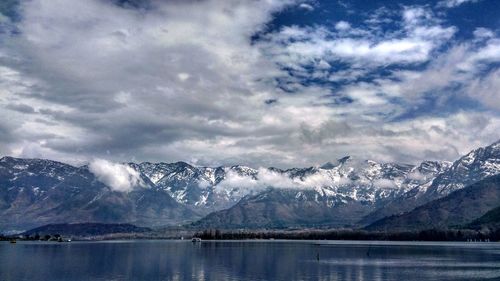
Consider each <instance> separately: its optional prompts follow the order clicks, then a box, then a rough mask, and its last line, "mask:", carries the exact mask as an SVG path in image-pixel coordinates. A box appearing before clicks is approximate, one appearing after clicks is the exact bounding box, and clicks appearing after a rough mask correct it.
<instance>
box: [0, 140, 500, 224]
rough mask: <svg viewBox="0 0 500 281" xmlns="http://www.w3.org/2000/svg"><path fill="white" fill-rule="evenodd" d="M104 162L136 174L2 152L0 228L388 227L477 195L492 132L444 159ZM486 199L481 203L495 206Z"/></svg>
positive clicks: (496, 147) (499, 161) (496, 150)
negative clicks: (485, 140)
mask: <svg viewBox="0 0 500 281" xmlns="http://www.w3.org/2000/svg"><path fill="white" fill-rule="evenodd" d="M113 165H115V166H113V167H118V166H119V167H120V168H123V167H125V169H121V170H120V171H126V172H127V173H130V175H128V174H127V175H128V176H130V177H137V178H136V180H135V181H131V182H130V188H129V189H127V190H122V189H117V188H115V187H114V185H116V183H117V182H118V183H122V178H123V175H121V174H119V175H115V174H114V171H115V170H113V169H109V168H108V167H101V166H93V165H92V163H90V164H89V165H84V166H80V167H75V166H72V165H68V164H64V163H60V162H56V161H51V160H44V159H21V158H13V157H3V158H1V159H0V231H8V230H13V229H17V230H23V229H29V228H33V227H38V226H41V225H45V224H54V223H86V222H92V223H133V224H136V225H139V226H147V227H158V226H168V225H179V224H184V225H189V226H191V227H204V228H206V227H210V228H262V227H267V228H276V227H280V228H281V227H305V226H307V227H314V226H322V227H353V228H358V227H368V228H373V229H388V228H390V229H397V228H398V227H399V225H405V224H404V223H403V222H404V221H405V220H407V218H408V220H411V219H409V218H411V217H412V216H416V217H419V216H423V215H419V214H418V213H412V212H414V211H416V210H417V209H415V208H419V207H420V208H423V207H425V206H428V205H429V204H431V205H434V206H435V207H434V208H444V207H443V206H445V205H446V204H448V205H450V206H452V205H453V204H458V203H456V202H455V201H453V200H452V201H446V202H449V203H446V204H445V203H443V201H440V200H444V199H445V198H448V197H450V196H452V195H453V196H455V197H456V196H458V195H455V193H456V192H466V193H464V194H466V195H464V196H465V197H464V198H471V196H472V195H471V194H474V193H476V189H477V192H478V194H479V190H482V189H480V188H479V187H478V185H477V184H475V183H479V182H481V181H482V180H485V179H487V178H489V177H491V176H494V175H497V174H500V141H499V142H496V143H494V144H492V145H489V146H487V147H483V148H478V149H475V150H473V151H471V152H470V153H468V154H467V155H465V156H463V157H461V158H460V159H458V160H457V161H455V162H453V163H451V162H446V161H424V162H422V163H420V164H418V165H409V164H399V163H378V162H375V161H371V160H359V159H352V158H351V157H348V156H347V157H344V158H342V159H339V160H337V161H333V162H331V163H326V164H324V165H322V166H315V167H308V168H292V169H278V168H259V169H254V168H250V167H246V166H241V165H235V166H227V167H225V166H222V167H199V166H193V165H190V164H188V163H184V162H177V163H150V162H143V163H123V164H113ZM116 165H118V166H116ZM120 176H121V177H120ZM490 185H491V184H490ZM490 185H488V186H490ZM493 185H498V182H496V181H494V183H493ZM480 186H482V185H480ZM481 194H482V193H481ZM488 194H489V193H488ZM455 197H454V198H455ZM483 199H487V196H486V197H484V198H483ZM483 199H481V200H483ZM447 200H448V199H447ZM449 200H451V199H449ZM455 200H458V199H455ZM481 200H480V201H481ZM453 202H455V203H453ZM439 204H441V205H439ZM443 204H444V205H443ZM495 204H496V203H495V202H494V201H492V202H490V203H488V204H485V205H484V206H485V208H489V207H491V208H493V207H498V206H500V202H498V204H497V205H498V206H494V205H495ZM448 205H446V206H448ZM467 208H468V207H467ZM431 209H432V208H431ZM487 211H489V210H487V209H481V210H478V212H475V213H474V217H472V216H467V217H465V216H464V217H463V219H462V220H458V221H453V223H451V224H454V223H455V222H456V223H470V222H471V221H472V220H474V219H478V218H479V217H480V216H482V215H484V214H485V213H486V212H487ZM450 212H451V213H453V211H450ZM420 214H421V213H420ZM468 214H472V213H468ZM400 216H403V217H402V218H401V219H399V217H400ZM396 218H398V219H396ZM451 224H446V223H445V224H442V223H430V224H424V223H422V225H426V226H450V225H451ZM405 227H409V228H412V226H411V225H410V224H406V225H405Z"/></svg>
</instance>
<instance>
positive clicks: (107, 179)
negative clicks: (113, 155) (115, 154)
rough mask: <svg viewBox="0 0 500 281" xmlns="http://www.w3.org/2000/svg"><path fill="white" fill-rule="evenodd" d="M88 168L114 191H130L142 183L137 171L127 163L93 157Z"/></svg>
mask: <svg viewBox="0 0 500 281" xmlns="http://www.w3.org/2000/svg"><path fill="white" fill-rule="evenodd" d="M89 170H90V172H92V173H93V174H94V175H95V176H96V177H97V178H98V179H99V180H100V181H101V182H103V183H104V184H106V185H108V186H109V187H111V189H112V190H114V191H120V192H130V191H132V190H133V189H134V187H137V186H142V185H143V184H144V183H143V182H142V180H141V178H140V174H139V172H137V171H136V170H134V169H132V167H130V166H128V165H124V164H119V163H113V162H110V161H107V160H104V159H95V160H93V161H92V162H91V163H90V164H89Z"/></svg>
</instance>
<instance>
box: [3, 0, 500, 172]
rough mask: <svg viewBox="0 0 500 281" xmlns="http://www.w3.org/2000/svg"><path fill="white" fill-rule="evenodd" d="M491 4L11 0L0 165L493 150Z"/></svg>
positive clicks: (417, 156)
mask: <svg viewBox="0 0 500 281" xmlns="http://www.w3.org/2000/svg"><path fill="white" fill-rule="evenodd" d="M499 14H500V5H499V3H498V1H497V0H439V1H423V0H413V1H389V0H387V1H369V0H355V1H347V0H341V1H334V0H330V1H320V0H310V1H308V0H302V1H295V0H280V1H279V0H253V1H248V0H242V1H238V0H234V1H233V0H227V1H222V0H220V1H217V0H199V1H194V0H193V1H190V0H185V1H181V0H170V1H160V0H144V1H141V0H85V1H82V0H26V1H20V0H19V1H18V0H3V1H2V2H1V3H0V116H1V120H2V121H1V122H0V155H11V156H16V157H28V158H48V159H53V160H59V161H63V162H68V163H73V164H78V163H86V162H88V161H91V160H92V159H106V160H105V161H116V162H129V161H136V162H140V161H150V162H175V161H186V162H189V163H192V164H195V165H206V166H218V165H234V164H242V165H248V166H252V167H269V166H275V167H280V168H287V167H294V166H295V167H305V166H310V165H321V164H322V163H326V162H328V161H335V160H336V159H339V158H341V157H343V156H346V155H351V156H353V157H356V158H359V159H372V160H376V161H381V162H404V163H415V164H416V163H418V162H420V161H423V160H450V161H451V160H455V159H457V158H458V157H459V156H460V155H462V154H465V153H467V152H468V151H469V150H471V149H474V148H477V147H479V146H484V145H488V144H490V143H492V142H494V141H496V140H498V139H499V138H500V134H499V132H500V68H499V66H500V17H498V15H499Z"/></svg>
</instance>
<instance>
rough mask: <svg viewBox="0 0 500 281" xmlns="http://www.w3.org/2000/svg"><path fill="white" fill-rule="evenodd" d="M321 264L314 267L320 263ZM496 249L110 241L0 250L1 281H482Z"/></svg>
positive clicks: (497, 256)
mask: <svg viewBox="0 0 500 281" xmlns="http://www.w3.org/2000/svg"><path fill="white" fill-rule="evenodd" d="M318 257H319V260H318ZM496 278H500V244H497V243H489V244H470V243H469V244H466V243H463V244H460V243H454V244H446V245H444V246H443V245H442V244H433V243H397V244H396V243H394V244H388V243H383V244H380V243H378V244H374V243H357V242H350V243H346V242H338V243H333V244H332V243H324V244H318V243H317V242H283V241H272V242H271V241H268V242H242V241H229V242H205V241H204V242H203V243H198V244H192V243H191V242H185V241H118V242H117V241H114V242H72V243H28V242H21V243H18V244H15V245H11V244H8V243H1V244H0V280H30V281H37V280H406V281H411V280H485V279H492V280H493V279H496Z"/></svg>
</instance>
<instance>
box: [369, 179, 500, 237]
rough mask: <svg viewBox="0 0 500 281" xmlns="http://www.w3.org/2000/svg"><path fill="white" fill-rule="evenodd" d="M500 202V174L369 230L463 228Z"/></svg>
mask: <svg viewBox="0 0 500 281" xmlns="http://www.w3.org/2000/svg"><path fill="white" fill-rule="evenodd" d="M499 202H500V175H495V176H491V177H488V178H486V179H483V180H480V181H478V182H476V183H474V184H472V185H470V186H467V187H466V188H462V189H459V190H456V191H454V192H452V193H450V194H449V195H447V196H445V197H443V198H441V199H437V200H434V201H431V202H429V203H427V204H425V205H423V206H420V207H418V208H416V209H414V210H412V211H410V212H408V213H405V214H402V215H397V216H391V217H387V218H384V219H381V220H379V221H377V222H375V223H373V224H371V225H369V226H368V227H366V229H368V230H379V231H389V230H390V231H404V230H422V229H432V228H439V229H445V228H450V227H460V226H463V225H465V224H467V223H470V222H472V221H473V220H474V219H477V218H479V217H481V216H483V215H484V214H485V213H486V212H488V211H489V210H491V209H493V208H495V207H497V206H498V204H499Z"/></svg>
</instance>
